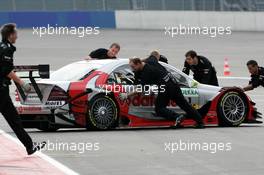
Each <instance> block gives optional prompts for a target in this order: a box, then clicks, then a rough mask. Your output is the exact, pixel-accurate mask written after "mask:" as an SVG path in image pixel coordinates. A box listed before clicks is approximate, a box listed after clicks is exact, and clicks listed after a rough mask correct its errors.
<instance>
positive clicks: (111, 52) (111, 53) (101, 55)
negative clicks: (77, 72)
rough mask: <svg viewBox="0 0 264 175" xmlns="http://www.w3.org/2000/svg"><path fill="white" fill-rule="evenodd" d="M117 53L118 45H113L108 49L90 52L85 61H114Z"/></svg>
mask: <svg viewBox="0 0 264 175" xmlns="http://www.w3.org/2000/svg"><path fill="white" fill-rule="evenodd" d="M119 51H120V45H119V44H118V43H113V44H111V46H110V48H109V49H104V48H100V49H96V50H94V51H92V52H91V53H90V55H89V56H88V57H87V58H86V59H87V60H89V59H93V58H96V59H115V58H116V56H117V54H118V52H119Z"/></svg>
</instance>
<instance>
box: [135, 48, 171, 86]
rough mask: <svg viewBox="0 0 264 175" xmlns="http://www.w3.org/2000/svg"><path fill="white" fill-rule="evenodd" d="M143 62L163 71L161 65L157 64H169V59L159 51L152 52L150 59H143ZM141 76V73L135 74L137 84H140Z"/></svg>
mask: <svg viewBox="0 0 264 175" xmlns="http://www.w3.org/2000/svg"><path fill="white" fill-rule="evenodd" d="M142 61H143V62H145V63H148V64H152V65H154V66H157V67H158V68H159V69H163V68H161V67H160V66H161V64H157V63H158V62H159V61H161V62H164V63H168V59H167V58H166V57H165V56H163V55H160V53H159V52H158V51H157V50H154V51H152V52H151V53H150V55H149V57H148V58H146V59H143V60H142ZM140 74H141V71H137V72H134V75H135V84H140V81H141V79H140V76H141V75H140Z"/></svg>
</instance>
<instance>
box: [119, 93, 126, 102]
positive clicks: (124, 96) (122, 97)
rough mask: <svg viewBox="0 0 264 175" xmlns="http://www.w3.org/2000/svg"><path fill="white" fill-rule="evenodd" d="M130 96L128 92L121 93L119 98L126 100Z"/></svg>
mask: <svg viewBox="0 0 264 175" xmlns="http://www.w3.org/2000/svg"><path fill="white" fill-rule="evenodd" d="M127 98H128V94H127V93H120V94H119V99H120V100H121V101H124V100H126V99H127Z"/></svg>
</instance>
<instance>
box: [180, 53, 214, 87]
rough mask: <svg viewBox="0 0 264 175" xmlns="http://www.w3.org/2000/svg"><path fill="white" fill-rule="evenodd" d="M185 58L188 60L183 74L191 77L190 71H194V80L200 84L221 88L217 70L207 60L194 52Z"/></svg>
mask: <svg viewBox="0 0 264 175" xmlns="http://www.w3.org/2000/svg"><path fill="white" fill-rule="evenodd" d="M185 57H186V59H185V62H184V68H183V70H182V72H184V73H185V74H187V75H189V74H190V70H192V72H193V78H194V79H195V80H196V81H198V82H199V83H203V84H208V85H213V86H219V84H218V80H217V76H216V70H215V68H214V67H213V66H212V63H211V62H210V61H209V60H208V59H207V58H205V57H203V56H200V55H197V53H196V52H195V51H193V50H190V51H188V52H187V53H186V54H185Z"/></svg>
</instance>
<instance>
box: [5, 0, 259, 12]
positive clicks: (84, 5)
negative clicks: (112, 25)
mask: <svg viewBox="0 0 264 175" xmlns="http://www.w3.org/2000/svg"><path fill="white" fill-rule="evenodd" d="M72 10H73V11H87V10H97V11H101V10H103V11H106V10H201V11H264V0H0V11H72Z"/></svg>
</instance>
